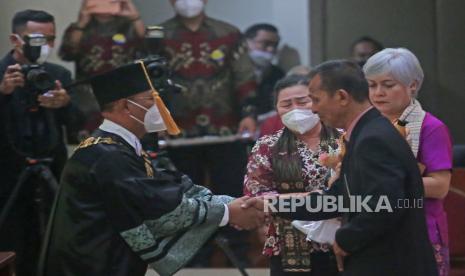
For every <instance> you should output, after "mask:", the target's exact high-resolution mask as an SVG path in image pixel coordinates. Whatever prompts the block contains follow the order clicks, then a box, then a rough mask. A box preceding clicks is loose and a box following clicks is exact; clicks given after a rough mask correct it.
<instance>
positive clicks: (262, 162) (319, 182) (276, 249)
mask: <svg viewBox="0 0 465 276" xmlns="http://www.w3.org/2000/svg"><path fill="white" fill-rule="evenodd" d="M282 133H283V130H280V131H278V132H276V133H275V134H272V135H265V136H263V137H261V138H260V139H259V140H258V141H257V143H256V144H255V146H254V148H253V149H252V153H251V156H250V158H249V163H248V165H247V175H246V177H245V180H244V194H245V195H251V196H260V195H266V194H286V193H302V192H312V191H315V190H322V189H324V188H325V180H326V179H325V176H326V175H327V174H328V169H327V168H326V167H323V166H322V165H321V164H319V162H318V158H319V156H320V155H321V153H322V149H321V148H319V149H318V150H317V151H312V150H310V149H309V148H308V147H307V146H306V144H305V143H304V142H302V141H300V140H298V141H297V150H298V153H299V155H300V157H301V158H302V179H303V181H302V182H297V183H278V182H277V181H275V179H274V178H275V177H274V174H273V168H272V165H271V164H272V149H273V147H274V145H275V144H276V143H277V141H278V139H279V137H281V135H282ZM329 250H330V245H328V244H319V243H316V242H308V241H307V240H306V235H304V234H303V233H302V232H300V231H299V230H297V229H296V228H294V227H293V226H292V225H291V221H288V220H284V219H281V218H279V217H277V218H276V219H275V220H274V222H273V223H272V224H270V225H268V231H267V237H266V241H265V245H264V248H263V254H264V255H266V256H276V255H281V259H282V262H283V268H284V270H285V271H294V272H297V271H310V268H311V264H310V254H311V253H312V252H315V251H323V252H328V251H329Z"/></svg>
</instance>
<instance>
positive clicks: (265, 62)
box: [249, 50, 274, 68]
mask: <svg viewBox="0 0 465 276" xmlns="http://www.w3.org/2000/svg"><path fill="white" fill-rule="evenodd" d="M249 56H250V58H251V59H252V61H253V63H254V64H255V65H257V66H258V67H261V68H266V67H268V66H270V65H271V60H272V59H273V57H274V55H273V54H272V53H270V52H266V51H261V50H250V51H249Z"/></svg>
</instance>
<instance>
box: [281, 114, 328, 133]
mask: <svg viewBox="0 0 465 276" xmlns="http://www.w3.org/2000/svg"><path fill="white" fill-rule="evenodd" d="M281 120H282V122H283V124H284V125H285V126H286V127H287V128H288V129H290V130H292V131H295V132H298V133H300V134H304V133H306V132H307V131H309V130H310V129H312V128H313V127H314V126H316V125H317V124H318V123H319V122H320V117H318V115H317V114H315V113H313V112H312V111H311V110H308V109H294V110H291V111H289V112H287V113H286V114H284V115H283V116H282V117H281Z"/></svg>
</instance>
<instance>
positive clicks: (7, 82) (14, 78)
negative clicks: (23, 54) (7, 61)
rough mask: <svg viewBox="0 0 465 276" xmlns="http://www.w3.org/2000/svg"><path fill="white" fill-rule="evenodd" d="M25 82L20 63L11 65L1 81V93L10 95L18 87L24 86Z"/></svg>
mask: <svg viewBox="0 0 465 276" xmlns="http://www.w3.org/2000/svg"><path fill="white" fill-rule="evenodd" d="M24 82H25V80H24V75H23V73H21V66H20V65H19V64H15V65H10V66H8V67H7V69H6V72H5V74H4V75H3V79H2V82H1V83H0V93H2V94H3V95H10V94H11V93H13V91H14V90H15V89H16V87H23V86H24Z"/></svg>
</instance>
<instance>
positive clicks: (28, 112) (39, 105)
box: [0, 10, 81, 276]
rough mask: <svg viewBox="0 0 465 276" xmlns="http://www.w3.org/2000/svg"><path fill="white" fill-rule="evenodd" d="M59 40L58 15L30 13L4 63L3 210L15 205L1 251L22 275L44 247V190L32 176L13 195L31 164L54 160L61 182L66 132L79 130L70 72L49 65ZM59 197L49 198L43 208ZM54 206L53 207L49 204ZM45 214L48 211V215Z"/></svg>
mask: <svg viewBox="0 0 465 276" xmlns="http://www.w3.org/2000/svg"><path fill="white" fill-rule="evenodd" d="M54 40H55V23H54V18H53V16H52V15H50V14H48V13H47V12H44V11H35V10H25V11H21V12H18V13H16V14H15V16H14V18H13V20H12V34H11V35H10V42H11V43H12V44H13V50H12V51H11V52H9V53H8V54H7V55H6V56H5V57H4V58H3V59H2V60H0V78H1V82H0V156H1V159H0V175H1V177H2V178H1V179H2V180H1V185H0V210H1V211H2V212H3V211H4V210H7V208H5V205H6V203H7V202H8V201H9V200H10V199H11V198H13V199H14V205H13V206H12V208H11V211H10V212H9V213H8V214H7V216H6V221H3V223H2V225H0V227H1V228H0V251H15V252H16V254H17V261H16V264H17V275H18V276H21V275H28V276H29V275H34V274H35V269H36V266H35V264H36V261H37V253H38V248H39V246H40V238H39V235H40V233H39V230H38V229H40V227H39V225H38V224H39V221H40V219H38V215H37V214H38V211H37V209H38V208H37V206H36V205H37V204H36V202H35V201H36V200H37V198H36V189H37V187H39V186H41V185H43V183H42V181H41V180H40V177H36V176H35V175H32V176H31V177H29V178H28V179H27V180H26V181H25V182H24V184H23V185H21V189H20V190H19V193H18V195H17V196H12V191H13V189H14V187H15V186H16V185H18V184H19V183H21V181H18V178H19V176H20V175H21V173H22V172H23V170H25V168H27V167H30V166H33V164H32V163H28V160H30V159H34V160H42V159H44V158H48V159H50V160H51V161H50V164H49V165H47V166H49V168H50V169H51V171H52V172H53V175H54V176H55V178H58V177H59V175H60V173H61V170H62V168H63V166H64V162H65V161H66V158H67V152H66V147H65V143H64V141H63V135H62V127H63V126H66V127H67V130H68V132H70V131H72V129H73V127H76V128H77V127H78V125H79V119H78V118H80V117H81V116H80V113H79V111H78V110H77V109H76V108H75V107H74V106H73V105H72V104H71V103H70V97H69V95H68V93H67V91H66V90H65V89H64V88H63V87H65V86H66V85H68V84H70V83H71V73H70V72H69V71H68V70H66V69H65V68H63V67H61V66H59V65H55V64H51V63H47V62H45V60H46V59H47V57H48V55H49V53H50V52H51V50H52V49H53V46H54ZM52 196H53V195H49V196H48V197H47V196H45V195H44V197H43V198H42V201H43V203H44V204H41V208H42V207H43V206H46V204H47V199H48V200H50V199H51V198H52ZM48 204H50V202H49V203H48ZM46 210H47V209H46V208H45V211H44V210H43V209H42V212H43V213H44V214H46Z"/></svg>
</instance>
